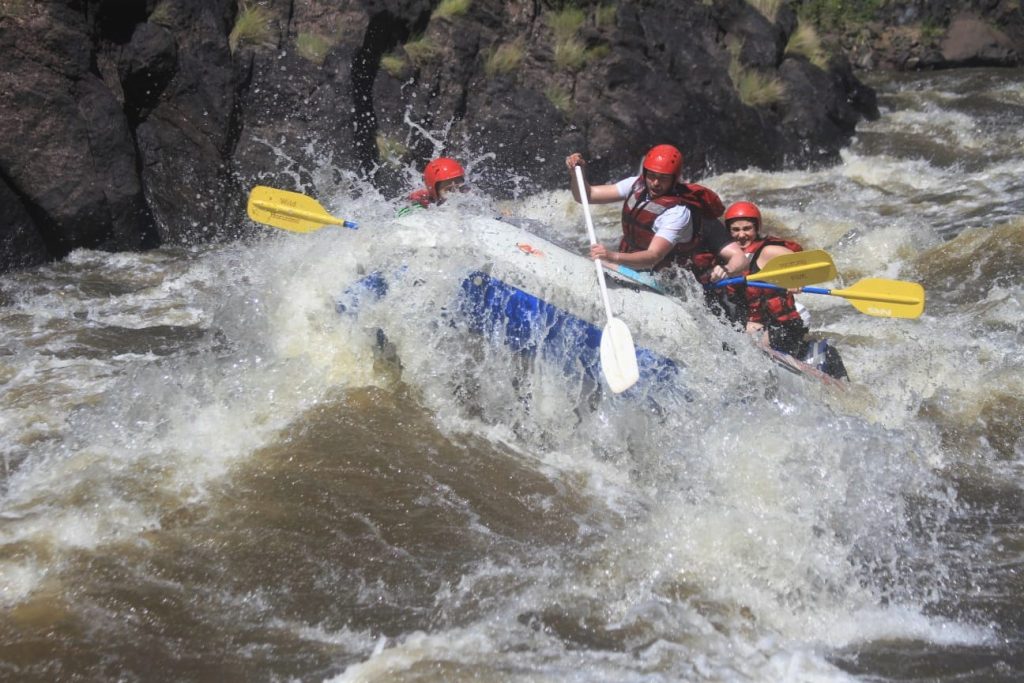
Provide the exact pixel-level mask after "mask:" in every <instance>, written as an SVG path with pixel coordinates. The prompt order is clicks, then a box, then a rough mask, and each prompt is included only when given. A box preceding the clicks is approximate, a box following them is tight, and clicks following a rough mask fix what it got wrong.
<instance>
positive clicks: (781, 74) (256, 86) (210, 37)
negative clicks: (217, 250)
mask: <svg viewBox="0 0 1024 683" xmlns="http://www.w3.org/2000/svg"><path fill="white" fill-rule="evenodd" d="M798 31H799V22H798V20H797V15H796V13H795V10H793V9H790V8H788V7H787V6H784V5H783V6H781V7H775V8H773V9H771V10H770V11H765V10H764V8H762V9H761V10H760V11H759V10H757V9H754V7H752V6H751V5H750V4H748V3H747V2H744V0H707V1H706V2H692V3H680V2H674V1H673V0H644V1H643V2H614V3H610V2H608V0H604V2H602V3H598V2H586V1H581V2H577V3H566V2H557V1H555V2H542V1H539V0H534V1H525V0H511V1H507V2H504V1H498V0H360V1H356V0H350V1H347V2H343V1H335V2H328V1H326V0H265V1H262V2H256V1H255V0H252V1H250V2H240V3H236V2H235V1H234V0H49V1H47V0H33V1H29V0H0V270H7V269H10V268H14V267H23V266H28V265H32V264H37V263H40V262H43V261H46V260H49V259H54V258H60V257H62V256H64V255H66V254H67V253H68V252H69V251H70V250H72V249H75V248H80V247H86V248H99V249H136V248H145V247H149V246H154V245H159V244H193V243H198V242H204V241H211V240H224V239H232V238H235V237H238V236H240V235H242V234H244V233H245V231H246V230H247V229H249V228H250V227H251V226H249V224H248V223H247V221H246V220H245V218H244V215H245V214H244V201H245V195H246V193H247V191H248V189H249V188H250V187H251V186H252V185H253V184H256V183H264V184H271V185H275V186H278V187H285V188H292V187H297V186H302V184H303V183H305V182H306V181H308V180H309V176H310V174H311V173H316V174H318V175H325V174H326V175H327V176H328V177H329V178H330V179H331V180H332V182H335V183H337V184H338V185H344V184H346V180H347V179H352V178H360V179H366V180H368V181H369V182H371V183H373V184H374V185H375V186H377V187H378V188H379V189H380V190H381V191H382V192H384V193H385V194H386V195H388V196H393V195H399V194H402V193H404V192H407V191H408V190H410V189H412V188H410V187H408V186H407V181H406V175H405V174H404V173H402V172H401V171H400V169H402V168H403V166H405V165H408V164H410V163H412V164H415V165H416V166H417V167H422V165H423V164H424V163H425V162H426V160H427V159H428V158H430V157H431V156H433V155H436V154H438V153H440V152H442V151H443V152H446V153H452V154H455V155H457V156H460V157H472V158H473V159H476V160H478V163H476V164H474V177H473V182H474V184H476V185H477V186H480V187H482V188H483V189H484V190H485V191H487V192H490V193H492V194H494V195H497V196H501V195H507V194H508V193H510V192H531V191H535V190H537V189H540V188H545V187H554V186H561V185H562V184H564V182H565V181H564V168H563V166H562V164H561V159H562V158H563V157H564V156H565V154H567V153H568V152H570V151H572V150H580V151H583V152H584V153H585V154H586V155H587V156H588V158H591V159H593V160H594V161H593V164H592V172H593V173H594V174H595V177H599V178H601V177H611V176H615V175H620V174H622V173H625V172H626V171H628V170H629V169H631V168H632V167H634V166H635V164H636V162H637V159H639V157H640V155H641V154H642V153H643V151H644V150H646V149H647V148H648V147H649V146H651V145H652V144H655V143H659V142H671V143H674V144H676V145H678V146H679V147H680V148H681V149H683V150H684V153H685V154H686V156H687V162H686V170H687V172H688V174H689V175H690V176H692V177H699V176H700V175H702V174H704V173H706V172H708V171H709V170H716V171H724V170H727V169H732V168H737V167H744V166H758V167H761V168H765V169H776V168H781V167H783V166H786V165H797V164H815V163H829V162H832V161H834V160H835V159H836V158H837V153H838V150H839V149H840V148H841V147H842V146H843V145H844V144H845V143H846V142H847V141H848V139H849V137H850V135H851V134H852V132H853V129H854V126H855V124H856V122H857V121H858V120H859V119H860V118H862V117H865V116H868V117H870V116H874V115H876V113H877V112H876V110H875V104H874V96H873V93H872V92H871V91H870V90H869V89H867V88H865V87H863V86H862V85H861V84H860V83H859V82H858V80H857V79H856V78H855V76H854V75H853V72H852V70H851V68H850V66H849V62H848V61H847V60H846V59H845V58H843V57H841V56H839V57H837V56H832V57H823V56H822V55H821V54H820V53H816V52H815V51H813V50H808V49H806V48H801V47H799V45H797V46H794V41H793V38H794V36H795V34H797V33H798ZM510 179H518V180H516V181H515V182H512V181H511V180H510ZM363 186H364V187H365V185H363ZM350 187H351V188H352V189H351V191H358V187H360V184H359V183H351V184H350Z"/></svg>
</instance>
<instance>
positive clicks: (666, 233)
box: [615, 176, 693, 244]
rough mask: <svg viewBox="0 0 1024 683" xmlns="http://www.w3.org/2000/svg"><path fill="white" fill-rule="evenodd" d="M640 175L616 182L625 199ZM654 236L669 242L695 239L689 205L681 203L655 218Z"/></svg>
mask: <svg viewBox="0 0 1024 683" xmlns="http://www.w3.org/2000/svg"><path fill="white" fill-rule="evenodd" d="M639 177H640V176H633V177H632V178H626V179H624V180H620V181H619V182H617V183H615V189H617V190H618V191H619V197H620V198H622V199H625V198H626V197H628V196H629V191H630V189H632V187H633V183H635V182H636V180H637V178H639ZM654 236H655V237H660V238H662V239H663V240H667V241H668V243H669V244H675V243H676V242H689V241H690V240H692V239H693V221H692V220H691V218H690V209H689V207H687V206H683V205H681V204H680V205H679V206H673V207H672V208H670V209H668V210H667V211H665V213H663V214H661V215H660V216H658V217H657V218H655V219H654Z"/></svg>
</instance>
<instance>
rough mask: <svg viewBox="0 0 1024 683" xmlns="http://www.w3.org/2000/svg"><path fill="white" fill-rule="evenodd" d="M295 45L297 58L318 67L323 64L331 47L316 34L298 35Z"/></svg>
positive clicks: (327, 41)
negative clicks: (306, 60)
mask: <svg viewBox="0 0 1024 683" xmlns="http://www.w3.org/2000/svg"><path fill="white" fill-rule="evenodd" d="M295 45H296V48H297V50H298V53H299V56H301V57H303V58H305V59H308V60H309V61H311V62H313V63H314V64H318V65H319V64H323V63H324V59H325V58H326V57H327V53H328V52H330V50H331V48H332V47H333V45H331V42H330V41H329V40H327V39H326V38H324V37H323V36H321V35H319V34H317V33H300V34H299V36H298V38H296V40H295Z"/></svg>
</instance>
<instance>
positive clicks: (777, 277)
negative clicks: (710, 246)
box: [714, 249, 836, 289]
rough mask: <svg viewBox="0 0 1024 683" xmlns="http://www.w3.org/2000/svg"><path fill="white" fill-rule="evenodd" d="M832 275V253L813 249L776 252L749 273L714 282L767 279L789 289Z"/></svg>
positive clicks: (829, 277) (833, 276)
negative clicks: (753, 271)
mask: <svg viewBox="0 0 1024 683" xmlns="http://www.w3.org/2000/svg"><path fill="white" fill-rule="evenodd" d="M835 277H836V265H835V263H833V262H832V257H831V256H829V254H828V252H826V251H822V250H821V249H814V250H812V251H796V252H793V253H792V254H782V255H781V256H776V257H775V258H773V259H772V260H771V261H769V262H768V263H767V264H766V265H765V267H764V268H762V269H761V270H759V271H757V272H756V273H754V274H753V275H747V276H746V277H743V276H741V277H730V278H725V279H724V280H719V281H718V282H716V283H715V285H714V286H715V287H725V286H726V285H736V284H739V283H741V282H770V283H772V284H775V285H778V286H780V287H784V288H786V289H789V288H792V287H802V286H803V285H813V284H816V283H818V282H825V281H827V280H833V279H835Z"/></svg>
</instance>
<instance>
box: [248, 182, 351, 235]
mask: <svg viewBox="0 0 1024 683" xmlns="http://www.w3.org/2000/svg"><path fill="white" fill-rule="evenodd" d="M247 209H248V212H249V218H251V219H253V220H254V221H256V222H257V223H263V224H264V225H270V226H273V227H275V228H281V229H282V230H289V231H291V232H313V231H314V230H319V229H320V228H324V227H327V226H328V225H344V226H345V227H347V228H354V227H356V224H355V223H352V222H351V221H345V220H342V219H340V218H335V217H334V216H332V215H331V214H329V213H327V210H326V209H324V207H322V206H320V203H319V202H317V201H316V200H315V199H313V198H312V197H307V196H306V195H304V194H301V193H299V192H289V191H288V190H277V189H275V188H272V187H265V186H263V185H257V186H256V187H254V188H252V191H251V192H250V193H249V203H248V205H247Z"/></svg>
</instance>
